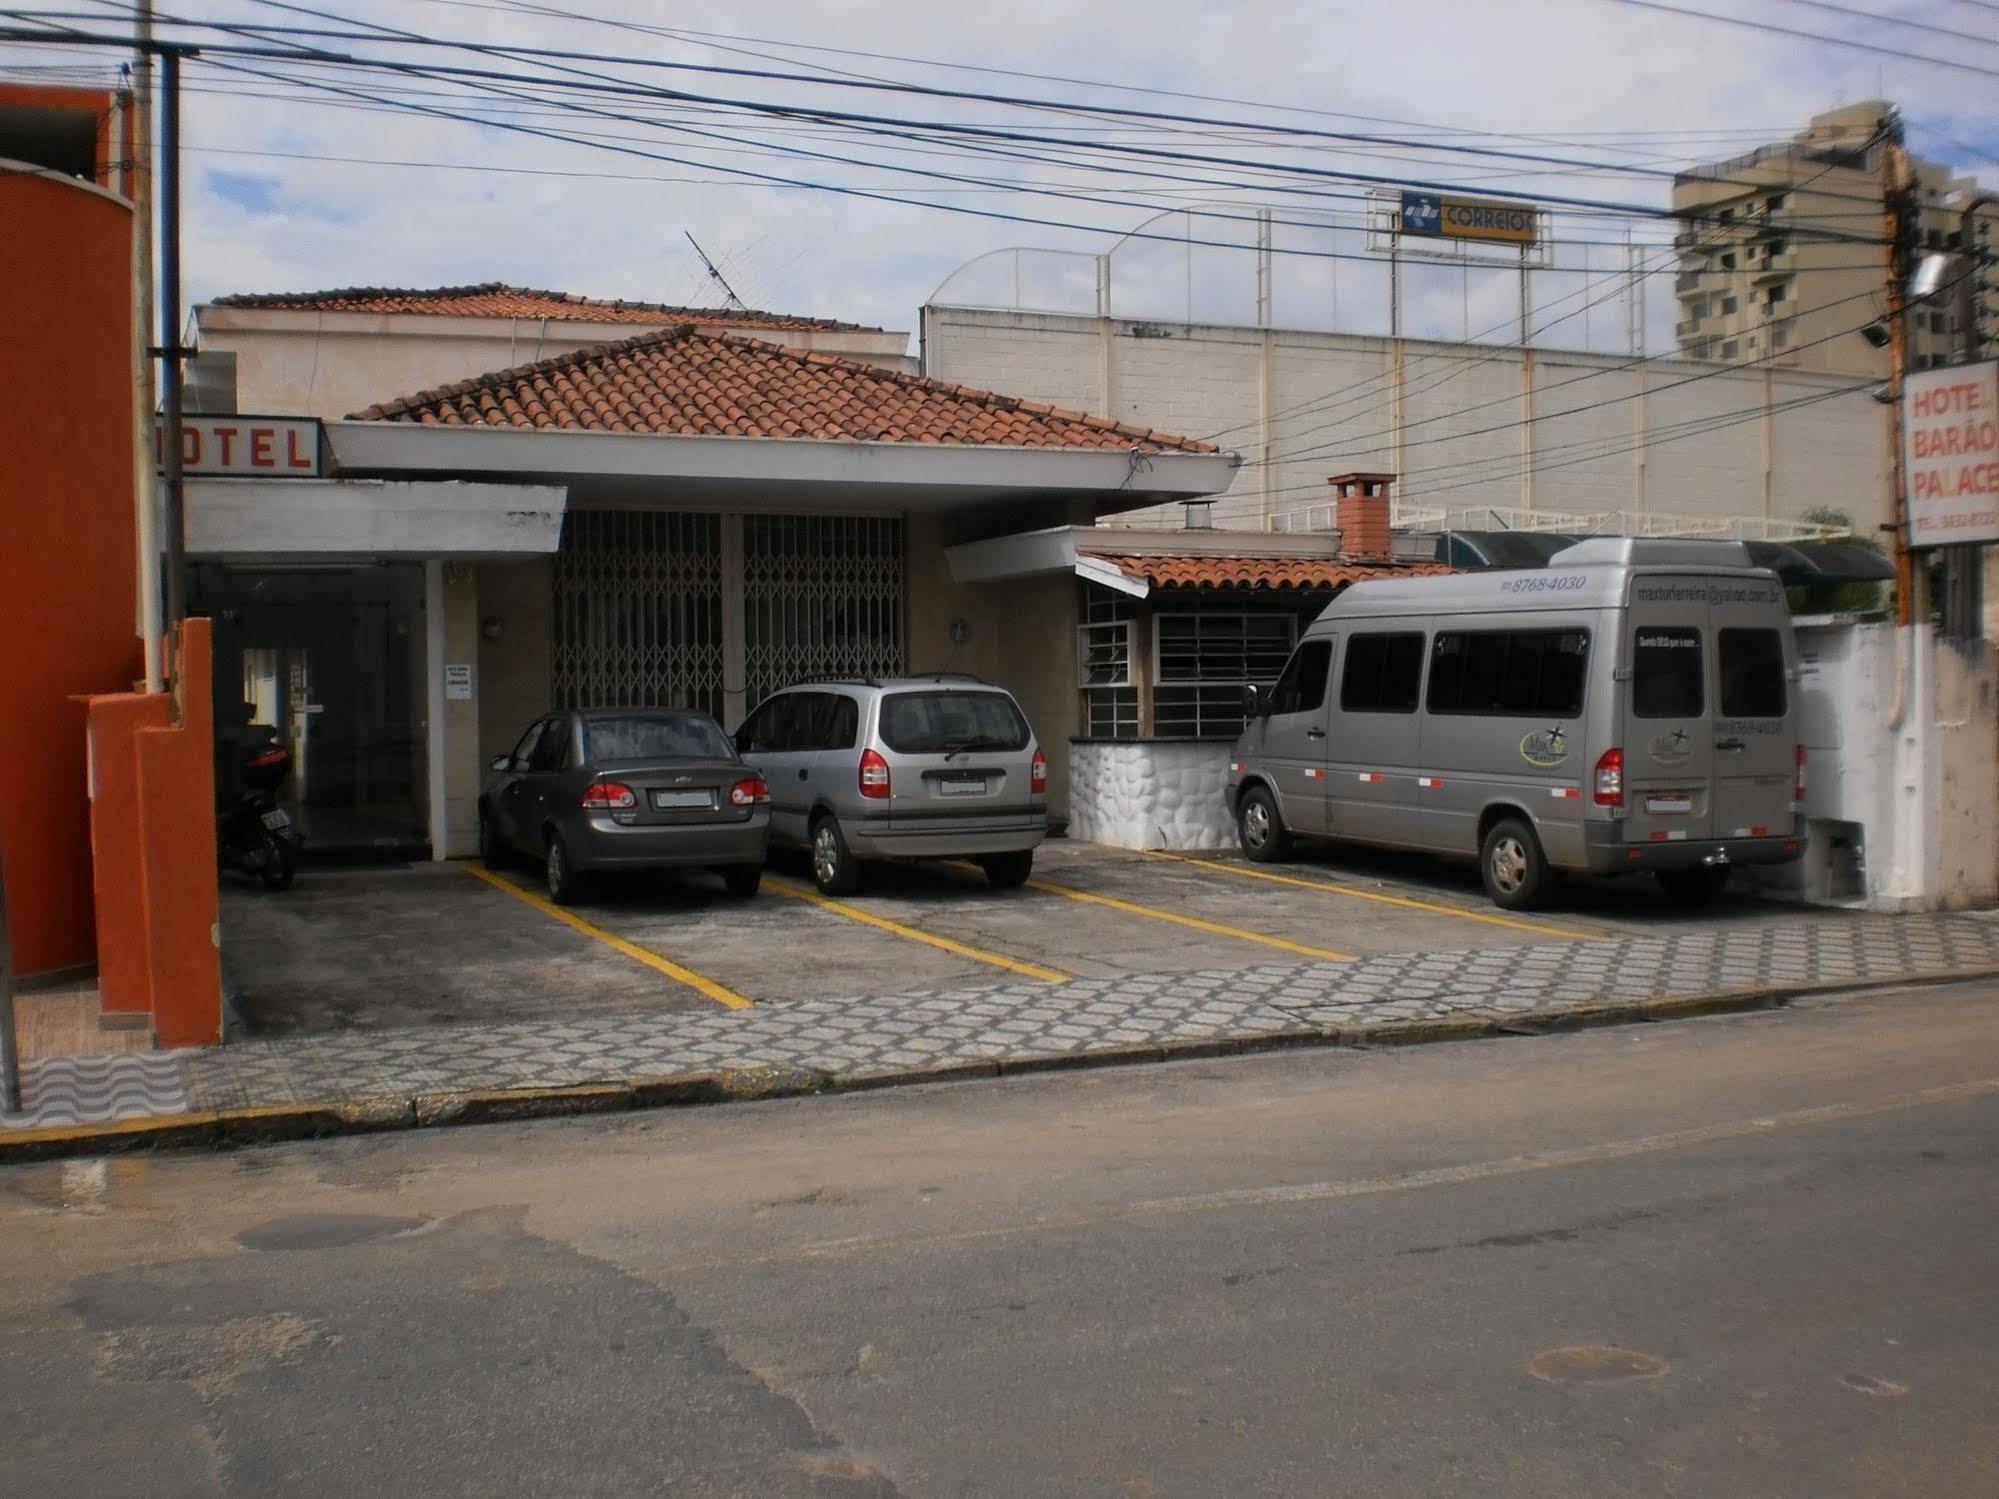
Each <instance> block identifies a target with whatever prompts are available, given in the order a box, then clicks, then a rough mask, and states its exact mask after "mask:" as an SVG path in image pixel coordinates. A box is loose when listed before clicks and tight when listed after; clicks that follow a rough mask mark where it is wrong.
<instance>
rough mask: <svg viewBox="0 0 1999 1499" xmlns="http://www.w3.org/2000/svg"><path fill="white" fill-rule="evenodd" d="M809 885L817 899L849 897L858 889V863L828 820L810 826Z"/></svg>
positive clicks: (859, 873) (859, 866) (838, 827)
mask: <svg viewBox="0 0 1999 1499" xmlns="http://www.w3.org/2000/svg"><path fill="white" fill-rule="evenodd" d="M812 883H813V884H815V885H817V886H818V887H819V893H820V894H821V895H852V894H853V893H854V892H855V891H856V890H858V889H860V888H861V863H860V860H858V859H856V858H855V857H854V851H853V850H852V849H850V848H848V847H847V840H846V838H845V837H844V836H842V834H841V832H840V824H839V823H838V822H836V821H835V820H834V819H833V818H831V817H822V818H820V819H819V821H817V822H815V823H814V824H813V825H812Z"/></svg>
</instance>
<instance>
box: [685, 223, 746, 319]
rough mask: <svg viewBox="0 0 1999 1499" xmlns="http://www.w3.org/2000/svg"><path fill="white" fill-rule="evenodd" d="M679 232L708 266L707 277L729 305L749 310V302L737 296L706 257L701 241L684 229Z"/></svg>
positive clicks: (740, 310) (743, 310)
mask: <svg viewBox="0 0 1999 1499" xmlns="http://www.w3.org/2000/svg"><path fill="white" fill-rule="evenodd" d="M680 232H681V233H682V234H686V235H687V242H688V243H689V244H690V245H692V246H694V253H695V254H696V255H699V256H700V257H701V263H702V264H703V265H705V266H707V267H708V275H709V277H710V278H711V279H712V280H713V281H714V282H715V284H716V285H717V286H719V287H721V288H722V292H723V295H725V296H726V297H728V299H729V305H730V306H731V307H733V308H735V309H736V310H737V311H738V312H748V311H749V310H750V304H749V303H747V302H745V301H744V300H743V299H742V298H741V297H739V296H737V295H736V289H735V288H734V287H733V286H731V285H729V283H728V282H727V281H726V280H724V279H723V276H722V273H721V272H720V271H718V270H716V269H715V262H714V261H712V260H710V259H709V258H708V252H707V251H706V250H704V249H702V248H701V241H700V240H698V239H696V238H695V237H694V236H693V235H692V234H689V233H688V231H686V230H685V229H683V230H681V231H680Z"/></svg>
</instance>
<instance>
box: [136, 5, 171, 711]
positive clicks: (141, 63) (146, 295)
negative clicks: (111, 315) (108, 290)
mask: <svg viewBox="0 0 1999 1499" xmlns="http://www.w3.org/2000/svg"><path fill="white" fill-rule="evenodd" d="M135 22H136V26H137V33H138V47H137V49H136V50H135V52H134V55H133V58H132V167H131V182H132V322H133V328H134V337H133V345H134V352H135V355H136V358H135V360H134V363H135V364H136V365H137V369H136V370H135V372H134V373H135V377H136V378H135V381H134V389H133V392H132V405H133V427H134V432H133V442H134V451H133V461H134V464H135V468H134V471H133V474H132V504H133V506H134V507H135V509H136V512H137V514H136V516H135V520H136V522H137V524H136V527H135V529H136V531H137V533H138V545H139V597H138V613H139V621H138V623H139V637H140V639H141V641H142V642H143V643H144V646H145V661H146V691H148V692H158V691H159V690H160V688H161V686H162V685H163V684H164V682H165V680H166V678H165V675H164V674H163V672H162V670H161V666H160V639H161V636H160V500H159V489H158V484H157V481H156V479H155V478H154V469H155V467H156V464H157V459H156V458H155V456H154V455H155V452H156V451H162V452H163V451H164V448H163V447H160V448H156V444H157V443H158V441H159V439H158V434H159V415H158V411H157V409H156V408H157V402H156V399H155V393H154V384H153V361H152V360H151V359H150V358H149V357H147V354H146V341H147V337H148V335H149V334H150V333H151V331H152V327H153V57H152V53H151V51H150V50H148V49H149V48H150V47H151V46H152V41H153V4H152V0H138V7H137V15H136V17H135Z"/></svg>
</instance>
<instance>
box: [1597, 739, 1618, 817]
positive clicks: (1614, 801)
mask: <svg viewBox="0 0 1999 1499" xmlns="http://www.w3.org/2000/svg"><path fill="white" fill-rule="evenodd" d="M1596 804H1597V805H1598V806H1599V807H1621V806H1623V805H1624V751H1623V750H1621V749H1607V750H1605V751H1604V752H1603V753H1602V754H1601V755H1599V756H1597V761H1596Z"/></svg>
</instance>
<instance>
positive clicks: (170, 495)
mask: <svg viewBox="0 0 1999 1499" xmlns="http://www.w3.org/2000/svg"><path fill="white" fill-rule="evenodd" d="M155 50H157V51H158V52H159V54H160V350H159V353H160V395H161V401H160V405H161V407H162V409H163V411H164V414H165V420H166V434H165V442H164V447H165V459H166V463H165V467H166V506H165V511H166V514H165V531H166V536H165V538H164V540H165V543H166V622H167V626H168V628H169V629H171V628H172V627H173V626H175V625H178V624H179V623H180V622H181V621H182V620H183V619H185V618H187V506H186V496H185V495H184V493H183V479H184V475H183V468H182V459H181V430H180V429H181V383H182V382H181V359H182V357H183V356H184V355H185V354H186V353H187V350H186V349H184V348H182V347H181V341H180V332H181V330H180V320H181V312H180V60H181V51H182V49H181V48H179V47H170V46H159V45H158V44H157V43H156V44H155ZM174 672H175V676H176V677H178V675H179V663H178V662H175V663H174Z"/></svg>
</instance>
